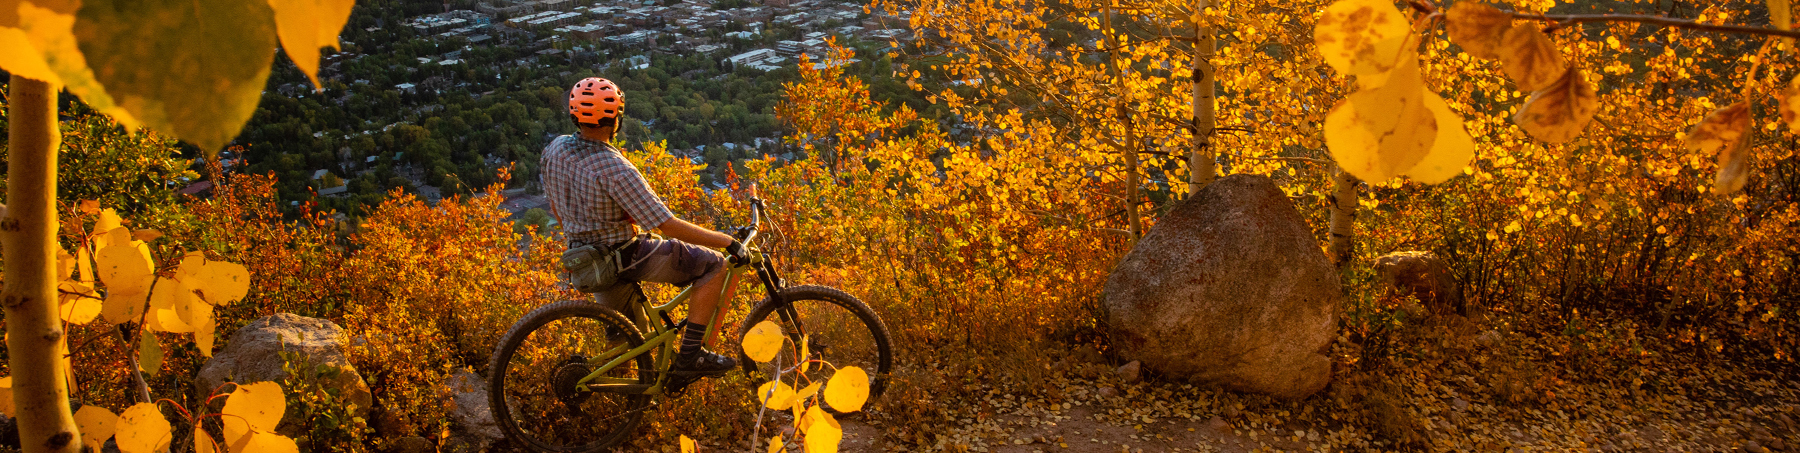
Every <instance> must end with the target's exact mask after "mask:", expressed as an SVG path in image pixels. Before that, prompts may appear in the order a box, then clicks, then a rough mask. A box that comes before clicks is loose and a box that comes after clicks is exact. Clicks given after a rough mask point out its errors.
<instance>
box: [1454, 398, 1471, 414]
mask: <svg viewBox="0 0 1800 453" xmlns="http://www.w3.org/2000/svg"><path fill="white" fill-rule="evenodd" d="M1450 405H1451V406H1455V407H1456V411H1457V412H1462V411H1466V410H1469V402H1468V401H1463V399H1462V398H1455V399H1451V400H1450Z"/></svg>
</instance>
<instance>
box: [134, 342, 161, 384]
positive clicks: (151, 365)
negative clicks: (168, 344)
mask: <svg viewBox="0 0 1800 453" xmlns="http://www.w3.org/2000/svg"><path fill="white" fill-rule="evenodd" d="M162 366H163V348H162V340H160V339H158V338H156V334H155V333H151V332H144V333H143V335H139V336H138V368H139V369H142V370H144V374H147V375H150V376H156V373H159V372H161V371H162Z"/></svg>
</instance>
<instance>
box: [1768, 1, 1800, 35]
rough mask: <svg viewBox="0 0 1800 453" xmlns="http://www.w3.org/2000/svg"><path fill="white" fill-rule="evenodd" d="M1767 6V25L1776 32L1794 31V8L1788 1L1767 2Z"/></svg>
mask: <svg viewBox="0 0 1800 453" xmlns="http://www.w3.org/2000/svg"><path fill="white" fill-rule="evenodd" d="M1767 4H1768V6H1769V24H1771V25H1774V26H1775V28H1776V29H1778V30H1793V29H1794V22H1793V21H1794V8H1793V6H1791V5H1789V4H1788V0H1767Z"/></svg>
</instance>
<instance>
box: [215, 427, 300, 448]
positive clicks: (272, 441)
mask: <svg viewBox="0 0 1800 453" xmlns="http://www.w3.org/2000/svg"><path fill="white" fill-rule="evenodd" d="M231 453H300V444H298V443H295V442H294V439H291V438H288V437H287V436H283V435H280V434H275V433H273V432H267V431H258V432H253V433H250V435H247V436H244V440H243V441H242V442H240V443H237V444H233V445H232V446H231Z"/></svg>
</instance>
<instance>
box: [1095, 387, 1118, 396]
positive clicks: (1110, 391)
mask: <svg viewBox="0 0 1800 453" xmlns="http://www.w3.org/2000/svg"><path fill="white" fill-rule="evenodd" d="M1094 393H1095V394H1097V395H1100V397H1101V398H1112V397H1115V396H1119V390H1118V389H1115V388H1112V387H1101V388H1100V390H1099V391H1096V392H1094Z"/></svg>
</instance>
